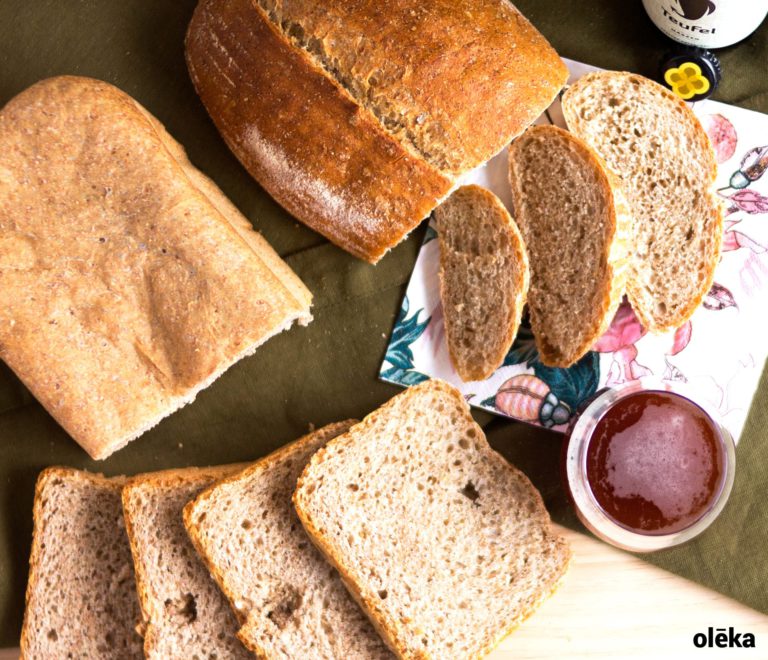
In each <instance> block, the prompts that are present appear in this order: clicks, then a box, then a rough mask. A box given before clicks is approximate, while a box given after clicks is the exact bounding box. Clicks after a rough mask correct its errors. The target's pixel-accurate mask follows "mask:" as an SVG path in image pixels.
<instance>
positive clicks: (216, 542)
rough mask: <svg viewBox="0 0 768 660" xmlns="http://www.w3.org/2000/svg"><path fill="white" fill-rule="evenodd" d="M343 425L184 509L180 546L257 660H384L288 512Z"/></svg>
mask: <svg viewBox="0 0 768 660" xmlns="http://www.w3.org/2000/svg"><path fill="white" fill-rule="evenodd" d="M352 423H353V422H352V421H348V422H340V423H338V424H331V425H329V426H325V427H323V428H321V429H319V430H318V431H315V432H313V433H311V434H309V435H307V436H305V437H303V438H301V439H299V440H297V441H296V442H294V443H292V444H290V445H287V446H286V447H283V448H282V449H279V450H278V451H277V452H275V453H274V454H272V455H271V456H268V457H266V458H264V459H262V460H261V461H259V462H257V463H256V464H254V465H253V466H252V467H250V468H248V469H246V470H245V471H244V472H242V473H240V474H237V475H235V476H233V477H232V478H229V479H225V480H224V481H223V482H221V483H219V484H217V485H215V486H213V487H212V488H210V489H208V490H207V491H205V492H204V493H203V494H201V495H200V496H199V497H198V498H197V499H196V500H195V501H194V502H192V503H190V504H189V505H188V506H187V508H186V509H185V521H186V525H187V529H188V530H189V534H190V537H191V538H192V540H193V541H194V543H195V545H196V547H197V549H198V551H199V552H200V554H201V555H202V556H203V557H204V558H205V560H206V562H207V564H208V566H209V568H210V570H211V572H212V574H213V575H214V577H215V578H216V579H217V580H218V582H219V584H220V585H221V587H222V590H223V591H224V593H226V595H227V597H228V598H229V601H230V603H231V605H232V607H233V609H234V611H235V614H236V615H237V618H238V619H239V621H240V624H241V629H240V631H239V633H238V635H239V637H240V639H241V640H242V641H243V642H244V644H245V645H246V646H247V647H248V648H249V649H251V650H252V651H253V652H255V653H256V654H257V655H258V656H259V657H267V658H285V659H286V660H288V659H294V658H313V659H317V660H321V659H326V660H336V659H339V658H344V659H345V660H346V659H347V658H349V659H357V660H368V659H376V658H381V659H382V660H384V659H389V658H392V654H391V653H390V651H389V650H388V649H387V647H386V646H385V645H384V643H383V642H382V641H381V639H380V638H379V636H378V635H377V634H376V632H375V630H374V629H373V627H372V626H371V624H370V622H369V621H368V619H367V618H366V616H365V614H364V613H363V612H362V611H361V610H360V608H359V607H358V605H357V604H356V603H355V602H354V600H353V599H352V598H351V597H350V595H349V594H348V593H347V590H346V589H345V588H344V585H343V584H342V581H341V579H340V577H339V575H338V573H337V572H336V570H335V569H334V568H333V567H332V566H330V565H329V564H328V563H327V562H326V561H325V559H324V558H323V555H322V554H321V553H320V552H319V551H318V550H317V549H316V548H315V546H314V545H313V544H312V542H311V541H310V539H309V537H308V536H307V534H306V532H305V531H304V529H303V527H302V526H301V523H300V522H299V520H298V518H297V516H296V512H295V511H294V509H293V506H292V505H291V496H292V494H293V491H294V489H295V487H296V481H297V479H298V476H299V475H300V474H301V471H302V470H303V469H304V467H305V466H306V464H307V462H308V461H309V458H310V456H311V455H312V454H313V453H314V452H315V451H316V450H317V449H319V448H320V447H322V446H323V445H324V444H325V443H326V442H328V441H329V440H330V439H331V438H333V437H335V436H337V435H339V434H341V433H344V432H346V431H347V430H348V429H349V427H350V426H351V425H352Z"/></svg>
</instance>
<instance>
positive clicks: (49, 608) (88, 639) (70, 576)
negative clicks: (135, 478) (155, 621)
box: [21, 467, 143, 660]
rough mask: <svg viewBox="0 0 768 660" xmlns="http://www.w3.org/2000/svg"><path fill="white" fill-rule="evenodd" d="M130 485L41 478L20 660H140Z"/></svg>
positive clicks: (50, 472)
mask: <svg viewBox="0 0 768 660" xmlns="http://www.w3.org/2000/svg"><path fill="white" fill-rule="evenodd" d="M125 482H126V479H125V478H122V477H118V478H114V479H107V478H105V477H103V476H102V475H100V474H89V473H87V472H80V471H78V470H72V469H70V468H63V467H54V468H48V469H46V470H44V471H43V472H42V473H41V474H40V476H39V477H38V479H37V486H36V488H35V504H34V535H33V539H32V555H31V557H30V561H29V582H28V583H27V606H26V610H25V612H24V626H23V628H22V631H21V657H22V658H23V659H28V660H31V659H33V658H34V659H39V660H48V659H49V658H75V657H77V658H100V659H105V660H108V659H109V658H115V660H126V659H129V658H142V657H143V654H142V651H141V646H142V644H141V637H140V636H139V635H138V633H137V632H136V630H135V625H136V623H137V621H139V616H140V614H139V599H138V598H137V596H136V583H135V580H134V574H133V562H132V561H131V550H130V548H129V546H128V537H127V536H126V533H125V526H124V523H123V509H122V506H121V503H120V491H121V489H122V487H123V485H124V484H125Z"/></svg>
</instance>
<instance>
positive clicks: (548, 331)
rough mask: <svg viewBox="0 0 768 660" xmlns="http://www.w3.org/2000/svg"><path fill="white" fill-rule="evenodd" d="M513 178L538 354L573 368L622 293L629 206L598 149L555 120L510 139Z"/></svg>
mask: <svg viewBox="0 0 768 660" xmlns="http://www.w3.org/2000/svg"><path fill="white" fill-rule="evenodd" d="M509 176H510V183H511V185H512V199H513V203H514V208H515V216H516V218H517V222H518V224H519V226H520V230H521V231H522V234H523V237H524V239H525V246H526V249H527V251H528V257H529V259H530V262H531V273H532V274H531V289H530V292H529V294H528V312H529V317H530V322H531V329H532V330H533V334H534V337H535V339H536V347H537V348H538V351H539V358H540V360H541V361H542V363H544V364H546V365H549V366H554V367H568V366H570V365H571V364H573V363H574V362H576V361H577V360H578V359H579V358H580V357H582V356H583V355H584V353H586V352H587V351H588V350H589V349H590V348H591V347H592V345H593V344H594V343H595V342H596V341H597V340H598V339H599V338H600V336H601V335H602V334H603V332H605V331H606V330H607V329H608V325H609V324H610V322H611V320H612V319H613V316H614V314H615V313H616V309H617V308H618V306H619V303H620V302H621V298H622V296H623V295H624V287H625V284H626V271H627V261H628V258H629V254H628V250H629V239H630V232H631V222H632V220H631V216H630V213H629V209H628V207H627V204H626V202H625V201H624V196H623V194H622V193H621V189H620V187H619V185H618V182H617V181H616V180H615V177H614V176H613V175H611V173H610V172H609V171H608V170H607V169H606V167H605V166H604V164H603V162H602V160H601V159H600V158H599V157H598V156H597V155H596V154H595V152H594V151H593V150H592V149H591V148H590V147H589V146H587V145H586V144H585V143H584V142H582V141H581V140H579V139H578V138H577V137H574V136H573V135H571V134H570V133H568V132H567V131H564V130H562V129H560V128H557V127H555V126H534V127H532V128H529V129H528V130H527V131H526V132H525V133H524V134H523V135H522V136H521V137H519V138H518V139H517V140H515V141H514V142H513V143H512V145H511V146H510V149H509Z"/></svg>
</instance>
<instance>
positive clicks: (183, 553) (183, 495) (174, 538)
mask: <svg viewBox="0 0 768 660" xmlns="http://www.w3.org/2000/svg"><path fill="white" fill-rule="evenodd" d="M245 467H246V466H245V465H225V466H220V467H214V468H186V469H180V470H167V471H163V472H154V473H151V474H144V475H139V476H136V477H133V478H132V479H131V481H130V483H129V484H128V485H127V486H125V488H123V496H122V499H123V511H124V514H125V526H126V530H127V531H128V538H129V540H130V543H131V553H132V554H133V562H134V567H135V570H136V587H137V590H138V593H139V600H140V602H141V615H142V621H143V623H142V628H143V629H144V656H145V657H146V658H148V659H150V660H151V659H155V660H174V659H177V660H187V659H188V658H222V659H223V658H228V659H231V660H237V659H239V658H242V659H245V658H251V657H252V655H251V654H250V653H249V652H248V651H247V650H246V649H245V648H244V647H243V645H242V644H241V643H240V641H239V640H238V639H237V636H236V632H237V620H236V619H235V616H234V614H233V613H232V611H231V610H230V608H229V605H228V603H227V601H226V599H225V598H224V596H223V594H222V593H221V592H220V591H219V588H218V587H217V586H216V583H215V582H214V581H213V580H212V579H211V576H210V575H209V573H208V570H207V568H206V567H205V565H204V564H203V563H202V562H201V561H200V560H199V558H198V557H197V555H196V554H195V550H194V548H193V547H192V544H191V543H190V541H189V537H188V536H187V533H186V530H185V529H184V522H183V519H182V511H183V509H184V505H185V504H187V503H188V502H189V501H190V500H192V499H193V498H194V497H196V496H197V495H198V494H199V493H200V492H201V491H202V490H203V489H205V488H207V487H209V486H211V485H212V484H213V483H214V482H215V481H217V480H220V479H223V478H225V477H227V476H230V475H231V474H233V473H234V472H237V471H240V470H242V469H243V468H245Z"/></svg>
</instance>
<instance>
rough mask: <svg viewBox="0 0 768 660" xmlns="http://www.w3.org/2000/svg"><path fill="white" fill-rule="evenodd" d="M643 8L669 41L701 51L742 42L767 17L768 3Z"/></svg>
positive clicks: (723, 0) (699, 1) (698, 2)
mask: <svg viewBox="0 0 768 660" xmlns="http://www.w3.org/2000/svg"><path fill="white" fill-rule="evenodd" d="M643 6H644V7H645V10H646V12H648V16H650V17H651V20H652V21H653V22H654V23H655V24H656V27H658V28H659V29H660V30H661V31H662V32H663V33H664V34H666V35H667V36H668V37H669V38H670V39H674V40H675V41H679V42H681V43H684V44H689V45H691V46H698V47H700V48H723V47H725V46H730V45H731V44H734V43H736V42H737V41H741V40H742V39H744V38H745V37H747V36H748V35H750V34H751V33H752V32H754V31H755V30H756V29H757V27H758V26H759V25H760V23H762V22H763V19H764V18H765V15H766V14H767V13H768V0H643Z"/></svg>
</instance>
